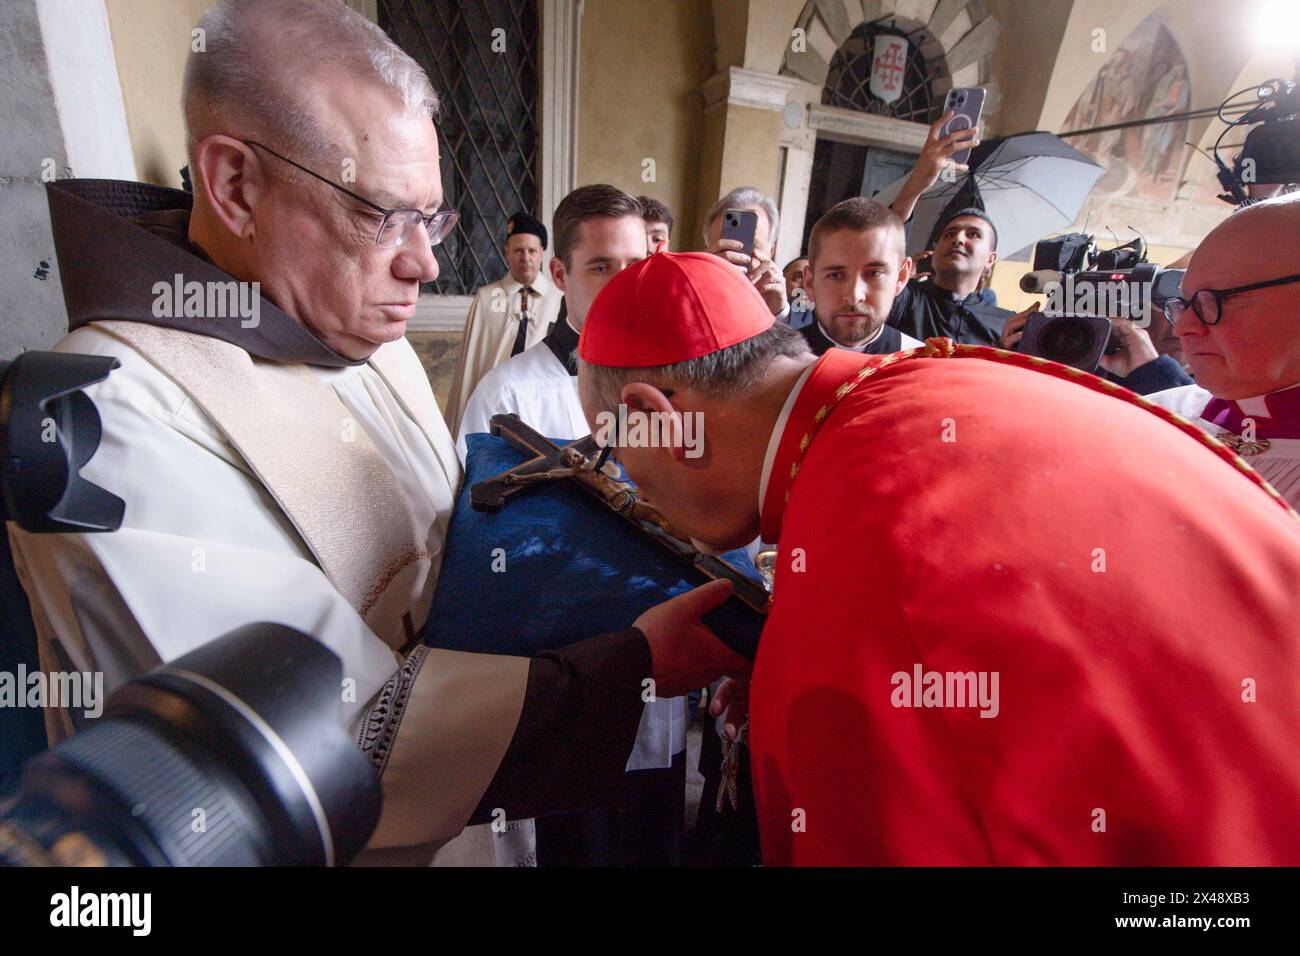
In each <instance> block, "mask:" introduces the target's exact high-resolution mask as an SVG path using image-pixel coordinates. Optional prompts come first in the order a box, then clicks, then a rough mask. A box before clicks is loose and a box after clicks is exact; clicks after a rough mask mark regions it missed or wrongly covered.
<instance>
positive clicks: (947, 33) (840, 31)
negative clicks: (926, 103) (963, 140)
mask: <svg viewBox="0 0 1300 956" xmlns="http://www.w3.org/2000/svg"><path fill="white" fill-rule="evenodd" d="M859 6H860V7H861V15H860V16H859V17H857V18H854V17H851V16H850V14H849V9H850V7H851V8H853V9H855V10H856V9H857V8H858V7H859ZM879 21H885V22H892V23H893V24H894V25H895V26H897V27H898V28H899V30H900V31H902V32H904V33H908V34H911V35H914V36H915V37H916V38H918V39H920V40H921V42H920V43H919V48H920V52H921V55H922V57H923V59H924V62H925V64H926V67H927V69H928V71H929V73H930V75H931V77H932V79H931V84H930V89H931V94H932V95H933V96H934V97H935V98H937V99H939V100H940V101H942V98H943V96H944V94H945V93H947V92H948V90H950V89H951V88H953V87H954V86H982V87H984V89H985V90H986V91H987V98H986V100H985V107H984V111H985V115H990V114H991V113H992V112H993V110H995V109H996V108H997V100H998V91H997V86H996V83H995V81H994V77H993V52H994V50H995V49H996V47H997V43H998V34H999V32H1000V27H999V24H998V21H997V19H996V18H995V17H994V16H992V15H991V14H990V13H989V12H988V9H987V8H986V7H985V6H984V3H983V2H982V0H862V2H861V4H859V3H857V2H856V0H808V3H807V4H805V6H804V9H803V12H802V13H800V15H799V17H798V19H797V20H796V21H795V26H794V28H795V29H796V30H803V31H804V37H805V39H806V43H804V44H799V45H798V47H799V48H798V49H797V50H796V48H795V45H794V44H792V45H791V46H790V47H789V48H787V50H786V54H785V59H784V62H782V64H781V73H782V74H783V75H785V76H791V77H797V78H798V79H801V80H804V81H805V82H807V83H810V84H812V85H813V86H815V87H818V88H821V87H824V86H825V85H826V78H827V74H828V73H829V72H830V68H831V61H832V60H833V59H834V56H835V53H836V52H837V51H838V50H839V49H840V48H841V47H842V46H843V45H844V43H845V41H847V40H848V39H849V37H850V36H851V35H852V33H853V31H854V30H855V29H857V28H858V27H859V26H860V25H861V24H872V23H876V22H879Z"/></svg>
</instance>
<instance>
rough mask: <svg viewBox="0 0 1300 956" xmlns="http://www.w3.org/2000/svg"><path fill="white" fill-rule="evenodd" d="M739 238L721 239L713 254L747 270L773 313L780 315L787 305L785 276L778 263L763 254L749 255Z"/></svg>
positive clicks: (747, 274) (751, 280)
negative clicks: (777, 265)
mask: <svg viewBox="0 0 1300 956" xmlns="http://www.w3.org/2000/svg"><path fill="white" fill-rule="evenodd" d="M743 250H744V247H743V246H742V245H741V243H740V240H738V239H719V240H718V247H717V248H716V249H714V250H713V254H714V255H717V256H721V257H722V258H723V259H726V260H727V261H728V262H730V263H731V264H732V265H734V266H739V267H740V268H742V269H744V270H745V275H746V276H748V277H749V281H750V282H752V283H753V284H754V288H755V289H757V290H758V291H759V294H760V295H762V296H763V301H764V302H766V303H767V307H768V308H769V309H771V311H772V314H773V315H780V314H781V312H782V311H783V310H784V309H785V306H786V296H785V276H783V275H781V270H780V269H778V268H777V267H776V263H775V262H773V261H772V260H771V259H766V258H764V257H763V256H759V255H753V256H748V255H746V254H745V253H744V251H743Z"/></svg>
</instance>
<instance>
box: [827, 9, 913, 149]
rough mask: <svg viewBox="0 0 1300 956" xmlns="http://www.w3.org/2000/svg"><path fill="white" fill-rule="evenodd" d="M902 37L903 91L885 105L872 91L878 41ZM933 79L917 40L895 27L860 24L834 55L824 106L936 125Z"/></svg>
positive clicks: (880, 24)
mask: <svg viewBox="0 0 1300 956" xmlns="http://www.w3.org/2000/svg"><path fill="white" fill-rule="evenodd" d="M880 34H884V35H886V36H901V37H906V38H907V41H908V43H907V63H906V65H905V66H904V68H903V91H902V93H901V94H900V95H899V97H898V99H896V100H894V102H892V103H886V102H885V101H884V100H882V99H880V98H879V97H878V96H876V95H875V94H873V93H872V92H871V89H870V84H871V69H872V57H873V56H874V54H875V46H876V37H877V36H878V35H880ZM932 79H934V77H932V76H931V75H930V72H929V70H928V69H927V67H926V64H925V57H923V56H922V55H921V50H920V46H919V44H918V42H917V40H916V39H914V38H913V37H912V36H909V35H908V34H906V33H904V32H903V31H902V30H899V29H897V28H895V27H893V26H892V25H886V24H884V23H880V22H877V23H861V24H859V25H858V28H857V29H856V30H854V31H853V32H852V33H851V34H849V36H848V39H846V40H845V41H844V43H843V44H841V46H840V48H839V49H838V50H836V51H835V56H834V57H833V58H832V59H831V68H830V70H829V71H827V73H826V87H825V89H824V90H823V91H822V103H823V104H824V105H826V106H840V107H843V108H844V109H848V110H857V111H858V112H859V113H874V114H877V115H879V116H892V117H894V118H895V119H901V120H911V121H912V122H914V123H925V124H927V125H928V124H930V123H933V122H934V121H935V120H936V119H938V118H939V113H938V111H937V106H938V104H937V103H935V102H933V100H932V98H931V96H930V81H931V80H932Z"/></svg>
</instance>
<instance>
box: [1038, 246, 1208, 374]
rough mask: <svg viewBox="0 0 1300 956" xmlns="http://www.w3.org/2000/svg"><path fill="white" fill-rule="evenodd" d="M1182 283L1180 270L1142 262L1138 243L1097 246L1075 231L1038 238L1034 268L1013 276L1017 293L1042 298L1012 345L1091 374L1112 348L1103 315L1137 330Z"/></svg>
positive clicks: (1143, 252) (1142, 250) (1143, 249)
mask: <svg viewBox="0 0 1300 956" xmlns="http://www.w3.org/2000/svg"><path fill="white" fill-rule="evenodd" d="M1182 278H1183V270H1182V269H1166V268H1164V267H1163V266H1160V265H1157V264H1156V263H1154V262H1148V261H1147V259H1146V243H1145V242H1143V241H1142V239H1141V238H1137V239H1134V240H1132V241H1131V242H1127V243H1125V244H1123V245H1121V246H1117V247H1115V248H1114V249H1098V248H1097V243H1096V241H1095V239H1094V238H1093V237H1092V236H1089V235H1085V234H1084V233H1080V232H1076V233H1070V234H1068V235H1065V236H1058V237H1056V238H1054V239H1044V240H1043V241H1042V242H1040V243H1038V245H1037V246H1035V247H1034V268H1033V270H1032V271H1031V272H1027V273H1025V275H1024V276H1022V277H1021V279H1020V288H1021V290H1022V291H1024V292H1029V293H1032V294H1044V295H1046V296H1047V301H1046V303H1045V304H1044V307H1043V309H1042V311H1041V312H1036V313H1034V314H1033V315H1031V316H1030V317H1029V319H1028V321H1027V322H1026V323H1025V330H1024V335H1023V336H1022V337H1021V339H1020V344H1019V346H1018V347H1017V348H1018V350H1019V351H1020V352H1023V353H1024V354H1026V355H1037V356H1040V357H1042V358H1047V359H1051V360H1052V361H1054V362H1060V363H1062V364H1064V365H1072V366H1074V367H1075V368H1077V369H1082V370H1083V371H1085V372H1095V371H1096V370H1097V365H1098V364H1099V363H1100V361H1101V357H1102V355H1113V354H1114V353H1115V352H1117V351H1118V350H1119V349H1118V347H1117V346H1115V347H1112V346H1111V344H1110V330H1111V323H1110V320H1111V318H1119V317H1124V318H1130V319H1132V320H1133V322H1134V324H1136V325H1138V326H1139V327H1145V325H1146V324H1147V323H1148V322H1149V321H1150V316H1151V314H1152V310H1153V308H1154V309H1158V308H1159V306H1160V305H1162V304H1163V303H1164V301H1165V299H1168V298H1169V297H1171V296H1175V295H1177V294H1178V286H1179V283H1180V282H1182Z"/></svg>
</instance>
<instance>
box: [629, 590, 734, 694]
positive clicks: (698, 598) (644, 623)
mask: <svg viewBox="0 0 1300 956" xmlns="http://www.w3.org/2000/svg"><path fill="white" fill-rule="evenodd" d="M730 596H731V582H730V581H725V580H724V581H710V582H709V583H708V584H705V585H701V586H700V587H698V588H695V589H694V590H693V591H687V592H686V593H685V594H679V595H678V596H677V597H675V598H672V599H671V600H668V601H665V602H664V603H663V604H656V605H655V606H654V607H652V608H650V610H648V611H646V612H645V613H644V614H642V615H641V616H640V617H639V618H637V619H636V621H635V622H634V624H633V626H634V627H638V628H640V629H641V633H643V634H644V635H645V637H646V642H647V643H648V644H649V645H650V662H651V670H652V671H653V672H654V673H653V674H652V675H651V676H652V677H653V678H654V682H655V695H656V696H658V697H680V696H682V695H683V694H687V693H690V692H691V691H692V690H694V689H695V688H697V687H705V686H707V685H708V684H711V683H712V682H713V681H715V680H717V679H718V678H719V677H721V676H723V675H724V674H738V675H740V676H742V677H747V676H748V675H749V671H750V668H751V667H752V666H753V665H752V664H751V663H750V662H749V661H747V660H745V659H744V658H743V657H741V656H740V655H739V654H737V653H736V652H735V651H733V650H732V649H731V648H729V647H728V646H727V645H726V644H723V643H722V641H720V640H719V639H718V637H717V635H715V634H714V633H713V632H712V631H710V630H709V629H708V628H707V627H706V626H705V625H704V624H702V623H700V616H701V615H703V614H707V613H708V612H709V611H712V610H713V609H714V608H715V607H717V606H718V605H720V604H721V603H722V602H723V601H725V600H726V599H727V598H728V597H730Z"/></svg>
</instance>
